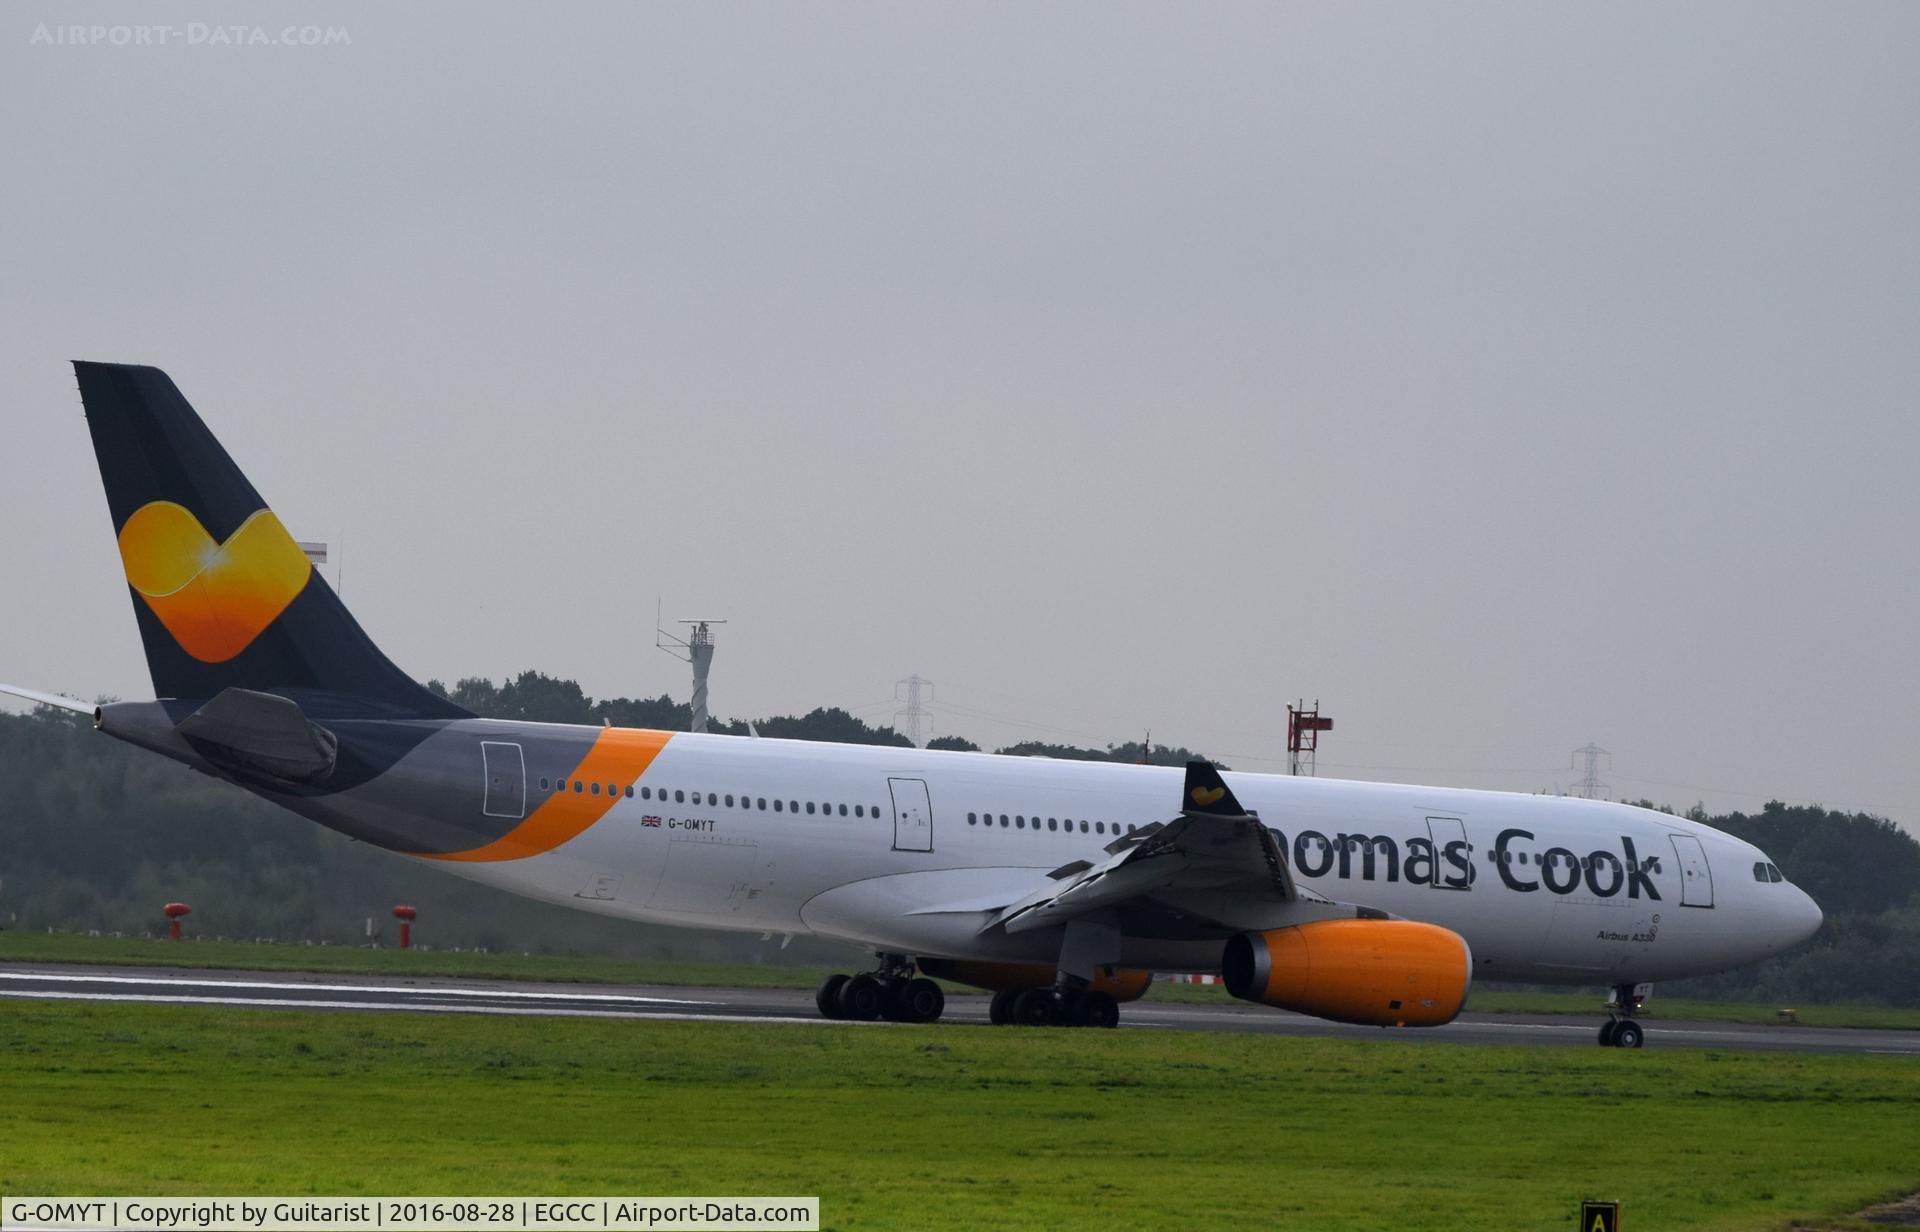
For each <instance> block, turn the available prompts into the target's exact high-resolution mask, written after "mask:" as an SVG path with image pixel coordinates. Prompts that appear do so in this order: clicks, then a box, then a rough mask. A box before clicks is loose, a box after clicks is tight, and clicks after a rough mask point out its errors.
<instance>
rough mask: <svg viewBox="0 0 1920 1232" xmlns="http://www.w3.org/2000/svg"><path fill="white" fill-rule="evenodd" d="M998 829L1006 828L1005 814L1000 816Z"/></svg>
mask: <svg viewBox="0 0 1920 1232" xmlns="http://www.w3.org/2000/svg"><path fill="white" fill-rule="evenodd" d="M1000 828H1001V829H1002V830H1004V829H1006V828H1007V815H1006V814H1005V813H1002V814H1000Z"/></svg>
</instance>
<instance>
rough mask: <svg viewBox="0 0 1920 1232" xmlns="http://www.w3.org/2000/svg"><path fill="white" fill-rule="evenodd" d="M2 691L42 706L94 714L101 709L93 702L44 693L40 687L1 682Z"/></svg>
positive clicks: (76, 712) (0, 691)
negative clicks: (32, 687)
mask: <svg viewBox="0 0 1920 1232" xmlns="http://www.w3.org/2000/svg"><path fill="white" fill-rule="evenodd" d="M0 693H11V694H12V695H13V696H15V697H24V698H26V699H27V700H28V701H30V702H38V703H40V704H41V705H42V706H57V707H59V708H60V709H62V710H71V711H73V712H74V713H75V714H92V713H93V712H94V711H95V710H98V709H99V707H98V706H95V705H94V704H93V703H92V702H83V701H79V700H77V699H75V698H71V697H62V696H60V695H59V694H58V693H42V692H41V691H40V690H38V689H23V688H21V687H20V686H19V685H17V684H0Z"/></svg>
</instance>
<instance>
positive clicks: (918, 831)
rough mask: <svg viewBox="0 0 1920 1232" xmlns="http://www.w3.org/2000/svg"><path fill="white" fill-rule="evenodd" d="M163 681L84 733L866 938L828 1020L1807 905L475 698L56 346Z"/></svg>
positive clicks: (1230, 980)
mask: <svg viewBox="0 0 1920 1232" xmlns="http://www.w3.org/2000/svg"><path fill="white" fill-rule="evenodd" d="M74 366H75V369H76V371H77V373H78V377H79V384H80V394H81V399H82V401H83V403H84V405H85V408H86V416H87V426H88V429H89V431H90V432H91V434H92V436H93V445H94V452H95V454H96V456H97V458H98V460H99V463H100V473H101V477H102V479H103V480H104V481H105V484H106V492H107V505H108V508H109V509H110V510H111V512H112V515H113V526H114V531H115V533H116V534H117V535H118V537H119V545H120V557H121V560H122V561H123V563H124V564H125V567H126V578H127V583H128V586H129V587H130V588H131V591H132V600H133V611H134V616H135V618H136V620H137V621H138V623H139V626H140V636H141V638H142V640H143V641H144V643H145V647H146V653H147V663H148V666H149V668H150V669H151V671H152V674H153V684H154V691H155V692H156V693H157V694H158V695H159V700H157V701H149V702H139V701H135V702H115V703H111V704H108V705H103V706H100V707H98V708H94V707H89V706H83V705H80V704H78V703H76V702H73V701H71V700H70V699H67V698H64V697H57V696H54V695H51V694H47V693H41V692H37V691H35V690H31V689H24V688H16V687H13V686H0V689H4V690H5V691H6V692H9V693H13V694H16V695H18V696H20V697H25V698H29V699H32V700H34V701H38V702H41V703H44V704H47V705H52V706H64V707H67V708H69V709H75V710H83V711H88V712H91V713H92V714H93V716H94V726H95V727H96V728H98V729H99V730H100V731H102V732H105V733H106V734H107V735H109V736H113V737H115V738H117V739H120V740H125V741H127V742H129V743H131V744H135V745H139V746H140V747H142V748H145V749H150V750H152V751H154V752H156V753H159V754H161V755H163V756H166V757H170V758H173V759H174V760H176V761H180V762H184V763H185V764H187V765H189V766H192V767H193V768H194V769H196V770H199V771H201V772H203V773H206V774H210V775H213V776H214V777H216V778H220V779H225V780H227V781H229V782H232V783H235V784H238V785H239V786H241V787H243V788H245V789H247V790H248V791H251V792H254V793H255V794H257V795H260V796H263V797H265V798H266V799H268V800H271V801H273V802H274V803H275V804H279V805H282V806H284V807H286V808H289V809H292V810H293V811H294V812H296V813H299V814H301V815H302V816H305V817H308V818H311V819H312V820H314V821H317V822H319V823H320V824H322V825H324V826H328V827H330V828H332V829H334V830H338V831H340V832H341V833H343V834H347V835H350V836H352V837H353V838H356V839H360V840H362V841H365V842H369V843H374V844H377V845H379V846H381V847H384V848H386V849H387V850H389V851H393V852H397V853H400V854H401V855H404V856H407V857H410V858H412V859H416V860H421V861H427V862H430V863H433V864H436V865H438V866H440V867H442V868H444V869H446V870H447V871H449V872H452V873H456V874H459V875H460V876H464V877H470V878H472V879H474V880H476V881H481V882H484V883H486V884H488V885H493V886H499V887H501V888H503V889H506V890H510V891H513V892H514V893H517V894H524V895H527V896H529V897H532V898H537V899H542V900H545V901H548V902H554V903H560V904H563V905H566V906H570V907H576V908H579V909H580V910H583V911H592V912H597V913H600V914H603V915H612V916H619V917H623V918H626V919H633V920H644V921H648V922H652V923H660V924H675V925H683V926H688V927H696V928H720V929H744V930H752V931H756V932H785V933H794V934H810V935H815V936H822V937H829V938H835V939H838V940H841V941H845V942H851V943H853V944H855V945H857V946H860V947H862V948H865V949H868V950H871V951H873V952H874V953H875V954H876V956H877V963H876V965H875V968H874V969H873V970H872V971H869V972H865V973H861V974H857V975H852V976H845V975H836V976H834V977H833V978H832V979H830V980H828V981H827V982H826V983H825V984H824V985H823V986H822V987H821V989H820V991H819V995H818V1001H819V1006H820V1010H821V1012H822V1013H823V1014H825V1015H826V1016H827V1017H829V1018H852V1019H872V1018H876V1017H886V1018H891V1019H894V1020H897V1021H907V1022H930V1021H932V1020H934V1019H936V1018H938V1017H939V1016H940V1013H941V1010H942V1008H943V1004H944V997H943V994H942V992H941V989H940V986H939V985H938V984H937V983H935V982H934V981H933V980H932V979H929V978H927V977H928V976H939V977H944V978H949V979H953V980H958V981H961V982H964V983H969V984H973V985H975V986H978V987H982V988H988V989H994V990H997V995H996V996H995V997H994V999H993V1013H992V1016H993V1020H994V1021H995V1022H1019V1023H1027V1024H1033V1025H1042V1024H1049V1023H1063V1024H1066V1023H1070V1024H1076V1025H1082V1024H1084V1025H1100V1026H1112V1025H1114V1024H1115V1023H1116V1022H1117V1021H1118V1019H1119V1002H1120V1001H1123V1000H1128V999H1131V998H1134V997H1138V996H1139V995H1140V994H1141V993H1142V992H1143V991H1145V989H1146V986H1147V983H1148V981H1149V980H1150V979H1151V973H1152V972H1154V971H1183V972H1219V973H1221V974H1223V975H1224V977H1225V983H1226V986H1227V989H1228V991H1229V992H1231V993H1232V994H1233V995H1234V996H1236V997H1240V998H1243V999H1245V1000H1249V1001H1255V1002H1260V1003H1262V1004H1266V1005H1272V1006H1278V1007H1281V1008H1284V1009H1289V1010H1296V1011H1299V1012H1302V1013H1306V1014H1313V1015H1318V1016H1320V1017H1323V1018H1330V1019H1336V1020H1339V1021H1343V1022H1352V1023H1365V1024H1376V1025H1380V1026H1433V1025H1438V1024H1441V1023H1445V1022H1448V1021H1450V1020H1452V1019H1453V1017H1454V1016H1455V1015H1456V1014H1458V1013H1459V1012H1460V1008H1461V1006H1462V1005H1463V1004H1464V1003H1465V1001H1466V998H1467V991H1468V988H1469V987H1470V985H1471V984H1472V981H1473V978H1474V976H1475V975H1481V976H1488V977H1495V978H1500V979H1509V980H1530V981H1538V982H1543V983H1556V984H1586V985H1605V986H1609V987H1612V988H1613V989H1614V991H1615V999H1614V1003H1613V1005H1614V1009H1613V1012H1612V1013H1611V1014H1610V1015H1609V1019H1608V1021H1607V1023H1606V1025H1605V1026H1604V1027H1602V1029H1601V1032H1600V1042H1601V1043H1602V1044H1611V1045H1617V1046H1624V1047H1636V1048H1637V1047H1639V1046H1640V1045H1641V1043H1642V1041H1643V1039H1644V1035H1643V1032H1642V1028H1641V1025H1640V1023H1639V1022H1637V1021H1636V1020H1635V1018H1634V1016H1633V1012H1634V1008H1635V1006H1636V1004H1637V1000H1636V998H1635V995H1634V994H1635V989H1636V987H1637V986H1639V985H1641V984H1643V983H1645V982H1648V981H1653V980H1660V979H1673V978H1677V977H1682V976H1691V975H1701V974H1706V973H1708V972H1713V971H1720V970H1724V969H1726V968H1729V967H1735V966H1739V965H1741V964H1743V963H1750V962H1753V961H1755V960H1757V959H1761V958H1764V957H1767V956H1768V955H1772V954H1777V953H1779V952H1780V951H1782V950H1784V949H1786V948H1788V947H1790V946H1793V945H1795V944H1797V943H1799V942H1801V941H1803V940H1805V939H1806V938H1807V937H1809V936H1811V935H1812V934H1813V932H1814V930H1815V929H1816V928H1818V927H1819V925H1820V920H1821V915H1820V909H1819V908H1818V907H1817V906H1816V905H1815V904H1814V902H1813V900H1812V899H1810V898H1809V897H1808V896H1807V895H1806V894H1804V893H1802V892H1801V891H1800V890H1799V889H1798V888H1797V887H1795V886H1793V885H1792V884H1790V883H1789V882H1787V881H1786V880H1785V879H1784V878H1783V877H1782V876H1781V874H1780V871H1779V869H1777V868H1775V867H1774V865H1773V864H1772V863H1771V862H1770V861H1769V860H1768V859H1767V857H1766V855H1765V854H1764V853H1763V852H1761V851H1759V850H1758V849H1756V848H1754V847H1753V846H1751V845H1750V844H1748V843H1745V842H1742V841H1740V840H1739V839H1736V838H1733V837H1731V836H1730V835H1727V834H1723V833H1720V832H1719V831H1716V830H1713V829H1711V828H1709V827H1707V826H1703V825H1699V824H1697V823H1695V822H1690V821H1684V820H1681V819H1679V818H1675V817H1670V816H1666V815H1664V814H1661V813H1655V812H1650V811H1647V810H1644V809H1638V808H1630V807H1626V806H1624V805H1617V804H1608V803H1604V802H1599V801H1590V800H1577V799H1564V798H1558V797H1549V796H1529V795H1515V794H1510V793H1503V792H1487V791H1460V790H1452V789H1446V788H1437V787H1406V786H1398V785H1385V784H1368V783H1353V782H1340V781H1333V780H1325V779H1313V778H1294V777H1278V776H1269V775H1255V774H1221V773H1218V772H1216V771H1215V769H1214V768H1213V767H1211V766H1209V765H1208V764H1206V763H1204V762H1195V763H1192V764H1190V765H1189V766H1188V767H1187V768H1186V770H1185V772H1184V773H1182V772H1181V771H1179V770H1170V769H1162V768H1156V767H1148V766H1124V765H1109V764H1101V763H1082V762H1061V761H1052V760H1047V759H1043V758H1022V757H1000V756H992V755H988V754H982V753H940V752H929V751H925V750H920V749H900V748H875V747H870V746H866V745H836V744H816V743H809V742H801V741H788V740H770V739H756V738H745V737H736V736H711V735H695V734H689V733H685V732H663V731H641V730H630V729H624V728H615V727H573V726H565V725H558V724H544V723H518V722H502V721H498V720H491V719H479V718H475V717H473V716H472V715H470V714H468V713H466V712H465V711H463V710H461V709H460V708H458V707H457V706H454V705H453V704H452V703H450V702H448V701H447V700H446V699H444V698H442V697H439V696H436V695H435V694H433V693H431V692H429V691H428V690H427V689H425V688H423V687H421V686H420V685H419V684H417V683H416V682H415V681H414V680H412V679H411V678H410V677H408V676H407V675H406V674H405V673H403V672H401V671H400V670H399V669H398V668H396V667H395V666H394V665H393V664H392V663H391V662H390V661H388V659H387V658H386V657H385V656H384V655H382V654H381V653H380V651H379V650H378V649H377V648H376V647H375V646H374V644H373V642H372V641H371V640H369V639H368V637H367V635H366V634H365V633H363V632H361V630H360V626H359V625H358V624H356V623H355V622H354V620H353V618H352V617H351V616H350V615H348V613H347V610H346V608H345V607H344V606H343V605H342V604H341V603H340V600H339V599H338V598H337V597H336V596H335V594H334V592H333V590H332V588H331V587H329V586H328V585H327V583H326V581H325V580H324V579H323V578H322V577H321V576H320V575H319V574H318V573H317V572H315V571H314V569H313V567H312V566H311V564H310V563H309V562H308V560H307V558H306V556H305V555H304V554H303V553H302V551H301V550H300V548H299V546H298V545H297V544H296V543H295V542H294V539H293V537H292V536H291V535H290V534H288V532H287V530H286V528H285V527H284V526H282V525H281V523H280V521H279V519H278V518H276V517H275V516H274V514H273V512H272V510H270V509H269V508H268V507H267V505H266V503H265V502H264V501H262V500H261V499H260V497H259V495H258V493H256V492H255V491H254V489H253V486H252V485H251V484H250V483H248V482H247V480H246V478H245V476H243V475H242V474H241V473H240V471H239V469H238V468H237V467H236V466H235V465H234V464H233V461H232V460H231V459H230V458H229V457H228V456H227V453H226V451H225V450H223V449H222V448H221V447H220V445H219V443H218V442H217V441H215V440H214V438H213V436H212V434H211V433H209V432H208V431H207V429H206V426H205V425H204V424H202V423H201V421H200V418H199V417H198V416H197V415H196V414H195V413H194V411H193V408H192V407H191V406H189V405H188V404H187V401H186V399H185V398H183V397H182V396H181V395H180V392H179V390H178V389H176V388H175V387H174V384H173V382H172V381H171V380H169V379H168V378H167V376H166V374H165V373H163V372H161V371H159V370H158V369H155V368H146V367H135V366H128V365H119V364H100V363H77V364H75V365H74Z"/></svg>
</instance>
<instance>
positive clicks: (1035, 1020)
mask: <svg viewBox="0 0 1920 1232" xmlns="http://www.w3.org/2000/svg"><path fill="white" fill-rule="evenodd" d="M1013 1021H1014V1022H1016V1023H1018V1024H1019V1025H1020V1026H1023V1027H1050V1026H1053V1025H1054V1024H1055V1023H1057V1022H1059V1021H1060V998H1058V997H1056V996H1054V995H1053V989H1051V988H1029V989H1027V990H1026V991H1025V992H1022V993H1021V994H1020V995H1019V996H1018V997H1015V998H1014V1001H1013Z"/></svg>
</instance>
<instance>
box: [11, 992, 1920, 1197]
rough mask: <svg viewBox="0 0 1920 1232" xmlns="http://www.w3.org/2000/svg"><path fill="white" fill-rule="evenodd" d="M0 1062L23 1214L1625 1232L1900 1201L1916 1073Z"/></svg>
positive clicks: (27, 1037) (66, 1027)
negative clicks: (155, 1208)
mask: <svg viewBox="0 0 1920 1232" xmlns="http://www.w3.org/2000/svg"><path fill="white" fill-rule="evenodd" d="M0 1039H4V1040H5V1042H6V1047H4V1048H0V1091H4V1092H5V1098H4V1099H0V1144H4V1145H0V1191H5V1192H9V1193H66V1194H133V1193H151V1194H187V1193H201V1194H207V1193H221V1194H247V1193H276V1194H299V1193H341V1194H533V1193H539V1194H578V1195H600V1194H623V1195H637V1194H688V1193H693V1194H698V1193H714V1194H766V1195H778V1194H819V1195H821V1198H822V1224H823V1226H825V1227H831V1228H845V1229H858V1228H894V1227H967V1228H1024V1227H1042V1226H1045V1227H1062V1226H1066V1227H1092V1226H1101V1227H1104V1226H1121V1227H1129V1228H1133V1227H1139V1228H1194V1227H1229V1228H1245V1227H1273V1226H1283V1227H1290V1228H1300V1229H1345V1228H1352V1229H1375V1228H1393V1229H1400V1230H1411V1229H1422V1228H1436V1229H1439V1228H1446V1229H1456V1228H1462V1227H1469V1228H1529V1227H1543V1228H1551V1227H1566V1226H1569V1225H1570V1224H1571V1223H1572V1221H1573V1207H1574V1203H1575V1202H1576V1201H1577V1199H1579V1198H1580V1197H1582V1196H1583V1195H1585V1196H1595V1197H1613V1198H1619V1199H1621V1200H1623V1201H1624V1202H1625V1203H1626V1204H1627V1207H1626V1209H1627V1211H1628V1217H1629V1219H1630V1220H1631V1221H1632V1223H1633V1224H1634V1225H1636V1226H1638V1227H1641V1228H1699V1229H1736V1228H1737V1229H1767V1228H1785V1227H1788V1226H1790V1225H1792V1224H1794V1223H1795V1222H1810V1223H1813V1224H1815V1225H1816V1226H1821V1227H1825V1226H1832V1223H1833V1217H1835V1216H1838V1215H1841V1214H1843V1213H1844V1212H1848V1211H1853V1210H1856V1209H1858V1208H1860V1207H1861V1206H1863V1205H1865V1204H1866V1203H1868V1202H1870V1201H1873V1200H1876V1199H1880V1198H1885V1197H1888V1196H1892V1195H1895V1194H1899V1193H1905V1192H1910V1191H1912V1190H1914V1189H1916V1188H1920V1066H1915V1065H1914V1064H1912V1062H1910V1061H1903V1060H1900V1059H1898V1058H1892V1057H1871V1056H1869V1057H1839V1056H1827V1055H1817V1056H1816V1055H1784V1054H1777V1053H1767V1054H1759V1053H1754V1054H1718V1053H1712V1052H1701V1051H1697V1050H1693V1049H1685V1050H1680V1049H1676V1050H1673V1051H1671V1052H1662V1051H1658V1050H1647V1051H1642V1052H1616V1051H1613V1050H1610V1049H1591V1050H1572V1049H1557V1048H1556V1049H1545V1048H1538V1049H1532V1048H1499V1047H1484V1046H1480V1047H1472V1048H1466V1047H1461V1048H1452V1047H1445V1046H1436V1045H1410V1044H1403V1043H1395V1042H1391V1041H1384V1040H1383V1041H1379V1042H1374V1041H1365V1042H1350V1041H1341V1040H1320V1039H1299V1038H1284V1037H1269V1036H1256V1035H1216V1034H1202V1033H1189V1032H1152V1031H1113V1032H1103V1031H1072V1032H1065V1031H1048V1030H1025V1029H1019V1028H1002V1029H985V1028H968V1027H933V1028H892V1027H857V1026H848V1025H841V1024H822V1025H820V1026H780V1025H733V1024H708V1023H675V1022H631V1021H628V1022H607V1021H601V1020H585V1019H513V1018H508V1019H501V1018H484V1019H483V1018H469V1017H465V1016H456V1015H449V1016H446V1017H439V1016H432V1015H412V1014H406V1015H400V1014H395V1015H362V1014H347V1013H341V1014H318V1015H309V1014H299V1013H270V1012H253V1011H243V1010H226V1009H208V1008H197V1007H174V1006H132V1005H91V1004H80V1003H45V1002H34V1001H0ZM1839 1226H1846V1225H1845V1223H1844V1222H1842V1223H1841V1224H1840V1225H1839ZM1862 1226H1865V1225H1862Z"/></svg>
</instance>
